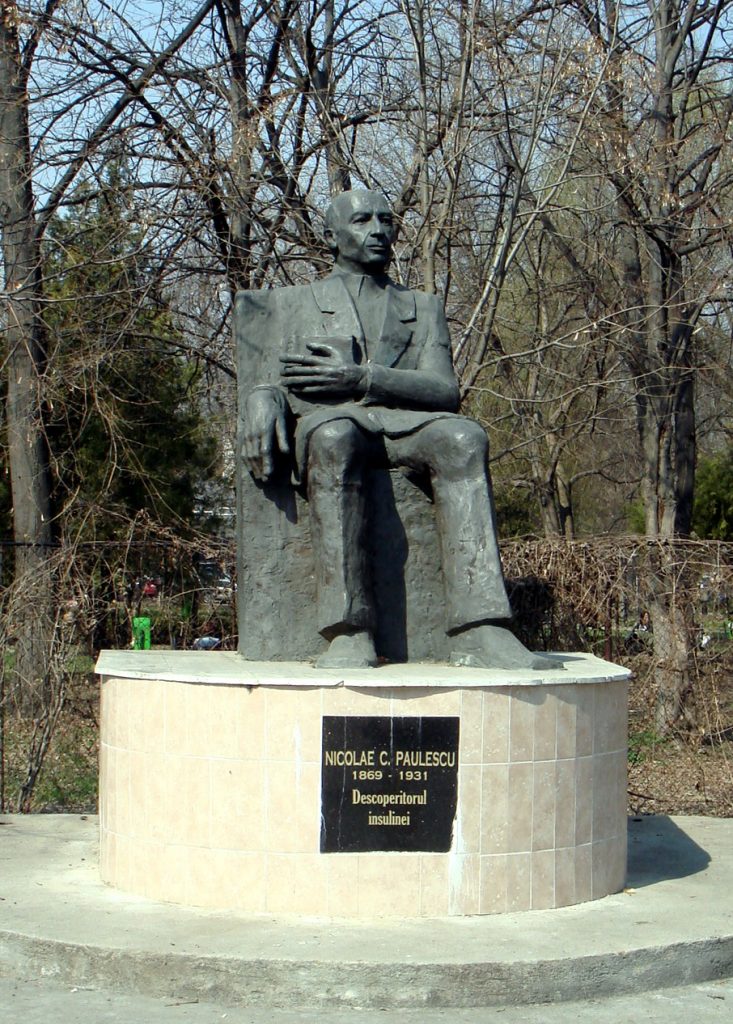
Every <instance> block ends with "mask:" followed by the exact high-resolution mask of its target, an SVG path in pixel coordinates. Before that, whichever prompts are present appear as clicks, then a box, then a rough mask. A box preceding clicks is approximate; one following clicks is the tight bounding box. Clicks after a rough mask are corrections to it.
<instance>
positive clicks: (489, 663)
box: [450, 623, 562, 669]
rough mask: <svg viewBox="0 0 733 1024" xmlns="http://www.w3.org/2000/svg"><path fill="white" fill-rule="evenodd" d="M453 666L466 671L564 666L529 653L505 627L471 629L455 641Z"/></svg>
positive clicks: (542, 656) (488, 626)
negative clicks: (470, 669) (464, 668)
mask: <svg viewBox="0 0 733 1024" xmlns="http://www.w3.org/2000/svg"><path fill="white" fill-rule="evenodd" d="M454 642H455V647H454V649H453V651H452V652H451V656H450V663H451V665H461V666H464V667H466V668H507V669H558V668H562V662H559V661H557V660H555V659H554V658H546V657H544V655H542V654H535V653H534V651H529V650H527V648H526V647H525V646H524V644H523V643H521V642H520V641H519V640H517V638H516V637H515V636H514V634H513V633H512V632H510V631H509V630H508V629H505V628H504V627H503V626H493V625H490V624H488V623H486V624H484V625H482V626H472V627H470V628H469V629H466V630H464V632H463V633H459V634H458V635H457V636H456V637H454Z"/></svg>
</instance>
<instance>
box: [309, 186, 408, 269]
mask: <svg viewBox="0 0 733 1024" xmlns="http://www.w3.org/2000/svg"><path fill="white" fill-rule="evenodd" d="M333 208H334V214H335V216H334V217H333V219H332V224H331V227H330V228H328V229H327V230H326V241H327V242H328V244H329V245H330V246H331V248H332V249H334V250H335V251H336V254H337V255H336V263H337V265H339V266H341V267H344V268H346V269H352V270H359V271H361V272H367V273H374V272H375V271H380V270H384V269H385V268H386V266H387V264H388V263H389V261H390V257H391V256H392V243H393V242H394V237H395V231H394V218H393V217H392V211H391V210H390V208H389V205H388V203H387V200H386V199H385V198H384V196H381V195H379V193H378V192H344V193H342V194H341V195H340V196H337V197H336V199H335V200H334V204H333Z"/></svg>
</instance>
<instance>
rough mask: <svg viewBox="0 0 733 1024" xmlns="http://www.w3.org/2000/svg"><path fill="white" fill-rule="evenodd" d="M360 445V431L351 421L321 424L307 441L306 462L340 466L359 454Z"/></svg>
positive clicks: (333, 421)
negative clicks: (307, 455)
mask: <svg viewBox="0 0 733 1024" xmlns="http://www.w3.org/2000/svg"><path fill="white" fill-rule="evenodd" d="M362 444H363V441H362V435H361V431H360V430H359V428H358V427H357V426H356V424H355V423H352V422H351V420H332V421H331V422H330V423H322V424H321V425H320V426H318V427H316V429H315V430H314V431H313V433H312V434H311V435H310V438H309V439H308V452H309V457H308V461H309V463H310V464H311V465H316V466H323V467H332V466H342V465H344V464H347V463H348V462H349V461H350V460H352V459H353V458H354V457H355V456H357V455H358V454H359V452H360V451H361V448H362Z"/></svg>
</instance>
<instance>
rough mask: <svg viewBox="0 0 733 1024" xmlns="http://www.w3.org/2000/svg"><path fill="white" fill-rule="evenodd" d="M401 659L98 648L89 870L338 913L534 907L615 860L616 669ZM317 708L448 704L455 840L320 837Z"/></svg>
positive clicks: (613, 885)
mask: <svg viewBox="0 0 733 1024" xmlns="http://www.w3.org/2000/svg"><path fill="white" fill-rule="evenodd" d="M565 657H566V658H568V659H569V660H567V661H566V663H565V668H564V669H559V670H557V671H549V672H545V673H544V677H543V678H541V677H539V676H538V675H537V674H536V673H531V672H515V673H509V672H501V671H491V672H485V671H479V670H475V669H458V668H450V667H448V666H438V665H419V664H412V665H397V666H385V667H382V668H378V669H373V670H365V671H358V672H357V671H355V672H351V673H348V676H347V675H345V674H341V675H340V674H339V673H337V672H335V671H329V672H326V671H321V672H318V671H317V670H316V669H314V668H311V667H310V666H308V665H305V664H301V663H293V664H287V663H281V664H273V663H270V664H264V663H256V662H244V661H242V660H241V659H239V657H238V656H237V655H235V654H227V653H217V652H192V653H185V654H176V653H173V652H155V651H146V652H121V651H120V652H113V651H108V652H103V653H102V655H101V657H100V660H99V663H98V665H97V672H98V673H99V674H100V675H101V676H102V713H101V771H100V820H101V872H102V877H103V879H104V880H105V881H106V882H108V883H109V884H111V885H113V886H116V887H118V888H120V889H122V890H125V891H128V892H133V893H137V894H140V895H143V896H148V897H151V898H154V899H160V900H168V901H171V902H175V903H184V904H189V905H193V906H203V907H210V908H221V909H227V910H239V911H246V912H251V913H267V914H301V915H319V916H320V915H326V916H334V917H362V918H375V917H440V916H448V915H470V914H496V913H502V912H507V911H518V910H530V909H547V908H552V907H563V906H568V905H570V904H573V903H580V902H583V901H586V900H591V899H597V898H599V897H602V896H605V895H608V894H609V893H612V892H616V891H618V890H619V889H621V888H622V886H623V884H624V872H625V866H626V738H627V712H626V686H627V683H626V680H627V677H628V672H627V671H626V670H625V669H622V668H620V667H619V666H616V665H612V664H610V663H608V662H604V661H601V660H600V659H597V658H593V657H591V656H588V655H568V656H565ZM323 715H359V716H371V715H374V716H414V717H417V716H458V717H459V718H460V746H459V761H458V763H459V768H458V805H457V813H456V820H455V827H454V833H453V843H452V848H451V850H450V851H449V852H448V853H352V854H346V853H336V854H321V853H320V852H319V835H320V798H321V719H322V716H323Z"/></svg>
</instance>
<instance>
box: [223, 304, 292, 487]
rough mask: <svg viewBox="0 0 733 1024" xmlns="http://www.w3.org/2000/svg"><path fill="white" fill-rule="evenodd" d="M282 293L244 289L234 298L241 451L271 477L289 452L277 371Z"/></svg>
mask: <svg viewBox="0 0 733 1024" xmlns="http://www.w3.org/2000/svg"><path fill="white" fill-rule="evenodd" d="M277 295H278V293H277V291H258V292H248V291H240V292H237V295H236V299H235V310H234V329H235V336H236V341H237V371H238V376H239V417H240V454H241V459H242V462H243V463H244V465H245V467H246V468H247V469H248V470H249V472H250V473H251V474H252V476H253V477H255V479H257V480H267V479H269V477H271V476H272V474H273V472H274V468H275V460H276V457H277V455H278V453H282V454H284V455H286V454H288V452H289V451H290V446H289V443H288V431H287V421H288V413H289V406H288V400H287V396H286V394H285V392H284V390H283V389H282V388H281V387H280V386H279V375H278V368H279V362H278V355H279V351H280V340H279V339H280V335H281V328H280V314H279V310H278V301H277ZM253 381H254V382H256V383H255V385H254V386H252V384H251V382H253Z"/></svg>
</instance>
